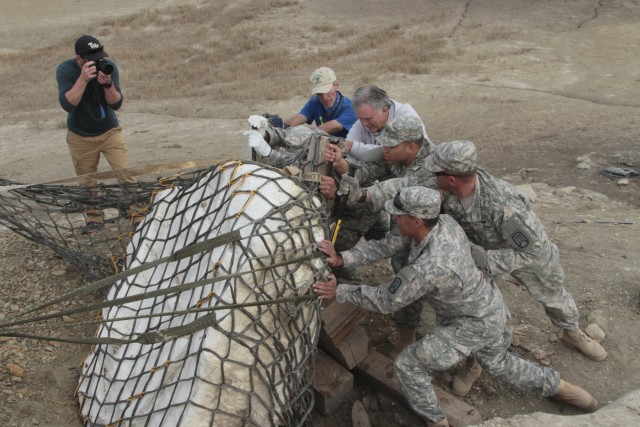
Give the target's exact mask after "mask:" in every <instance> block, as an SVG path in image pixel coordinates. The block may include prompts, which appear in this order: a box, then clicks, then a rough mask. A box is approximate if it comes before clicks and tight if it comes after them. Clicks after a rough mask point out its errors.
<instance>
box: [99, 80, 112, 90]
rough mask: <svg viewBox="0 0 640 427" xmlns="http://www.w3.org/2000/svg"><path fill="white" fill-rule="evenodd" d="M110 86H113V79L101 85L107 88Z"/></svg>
mask: <svg viewBox="0 0 640 427" xmlns="http://www.w3.org/2000/svg"><path fill="white" fill-rule="evenodd" d="M111 86H113V80H111V81H110V82H109V83H104V84H103V85H102V87H104V88H106V89H109V88H110V87H111Z"/></svg>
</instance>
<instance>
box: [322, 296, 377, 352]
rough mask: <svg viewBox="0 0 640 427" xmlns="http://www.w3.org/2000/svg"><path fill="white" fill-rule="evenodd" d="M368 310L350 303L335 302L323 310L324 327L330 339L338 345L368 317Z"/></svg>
mask: <svg viewBox="0 0 640 427" xmlns="http://www.w3.org/2000/svg"><path fill="white" fill-rule="evenodd" d="M366 314H367V312H366V310H364V309H362V308H360V307H358V306H355V305H353V304H350V303H342V304H339V303H337V302H335V301H333V302H332V303H331V304H329V305H328V306H327V307H325V308H323V309H322V325H323V329H324V330H325V332H326V334H327V336H328V338H330V339H331V340H332V341H333V344H334V345H337V344H339V343H340V341H342V340H343V339H344V338H345V337H346V336H347V335H349V333H350V332H351V331H352V330H353V328H354V327H355V326H356V325H357V324H358V323H360V320H362V318H363V317H364V316H366Z"/></svg>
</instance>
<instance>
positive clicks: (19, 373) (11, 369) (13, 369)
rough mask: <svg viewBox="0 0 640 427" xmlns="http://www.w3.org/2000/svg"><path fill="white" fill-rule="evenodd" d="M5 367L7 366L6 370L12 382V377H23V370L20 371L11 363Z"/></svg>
mask: <svg viewBox="0 0 640 427" xmlns="http://www.w3.org/2000/svg"><path fill="white" fill-rule="evenodd" d="M6 366H7V370H8V371H9V373H10V374H11V377H12V380H13V377H20V378H22V377H24V369H22V368H21V367H20V366H18V365H16V364H15V363H12V362H9V363H7V365H6Z"/></svg>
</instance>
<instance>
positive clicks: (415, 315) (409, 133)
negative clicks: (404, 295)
mask: <svg viewBox="0 0 640 427" xmlns="http://www.w3.org/2000/svg"><path fill="white" fill-rule="evenodd" d="M384 130H385V131H384V132H383V133H381V134H380V135H379V136H378V137H377V138H376V142H377V144H378V145H379V146H380V147H381V149H382V153H381V154H382V158H383V159H384V161H383V162H377V161H374V162H363V166H362V174H361V177H362V179H364V180H368V181H375V180H376V179H378V178H379V177H384V176H391V177H403V176H407V175H409V176H410V175H418V176H424V175H425V174H427V173H426V172H425V170H424V165H425V162H426V159H427V157H428V156H429V155H430V154H431V153H432V152H433V150H434V148H435V147H434V145H433V144H432V143H431V141H429V139H428V138H427V136H426V134H425V132H424V125H423V124H422V121H420V119H419V118H417V117H413V116H403V117H398V118H395V119H393V120H390V121H388V122H387V123H386V124H385V126H384ZM327 150H328V148H327V147H325V153H326V152H327ZM325 158H326V156H325ZM335 158H336V160H334V162H333V168H334V171H335V172H336V173H340V174H344V173H346V171H347V170H348V162H347V160H346V159H343V158H341V156H340V154H339V153H338V154H337V155H336V156H335ZM428 175H429V176H433V175H431V174H428ZM323 190H324V188H323V187H322V186H321V187H320V192H321V193H322V194H323V195H324V196H325V197H327V198H328V199H331V198H332V194H331V193H330V192H326V191H323ZM391 228H392V231H394V232H395V231H397V230H395V225H394V224H392V225H391ZM407 255H408V254H406V253H398V254H396V255H394V256H393V257H392V259H391V265H392V267H393V271H394V272H396V273H397V272H398V271H400V269H401V268H402V267H404V266H405V265H406V258H407ZM422 306H423V304H422V302H421V301H420V300H417V301H415V302H414V303H413V304H411V305H409V306H407V307H406V308H404V309H402V310H399V311H397V312H395V313H394V314H393V320H394V323H395V326H396V329H397V330H398V332H399V338H398V341H397V343H396V345H395V346H394V348H393V349H392V350H391V353H389V357H391V358H393V357H395V356H396V355H398V353H400V351H402V349H404V348H405V347H406V346H407V345H409V344H411V343H412V342H414V341H415V331H416V328H417V327H418V326H419V324H420V315H421V313H422Z"/></svg>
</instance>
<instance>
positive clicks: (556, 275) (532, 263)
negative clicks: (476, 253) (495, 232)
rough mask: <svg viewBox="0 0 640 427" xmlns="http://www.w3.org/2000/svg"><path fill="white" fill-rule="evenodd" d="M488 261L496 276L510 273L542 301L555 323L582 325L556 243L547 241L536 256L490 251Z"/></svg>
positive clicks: (563, 325) (571, 325) (566, 327)
mask: <svg viewBox="0 0 640 427" xmlns="http://www.w3.org/2000/svg"><path fill="white" fill-rule="evenodd" d="M487 264H488V267H489V273H490V274H491V275H492V276H493V277H498V276H500V275H501V274H509V275H511V276H512V277H514V278H515V279H516V280H518V281H519V282H520V283H522V285H524V287H525V288H526V289H527V291H528V292H529V295H531V296H532V297H533V298H534V299H535V300H536V301H538V302H539V303H540V304H542V306H543V307H544V311H545V312H546V313H547V316H549V319H551V322H553V324H554V325H556V326H559V327H561V328H563V329H571V330H574V329H577V328H578V321H579V320H580V314H579V313H578V307H577V306H576V303H575V301H574V300H573V297H572V296H571V294H570V293H568V292H567V291H566V290H565V289H564V286H563V282H564V273H563V271H562V266H561V265H560V253H559V251H558V247H557V246H556V245H555V244H553V243H551V242H547V243H546V244H545V245H544V249H543V250H542V251H541V252H540V253H538V254H536V255H531V254H528V253H525V252H520V251H514V250H501V249H495V250H488V251H487Z"/></svg>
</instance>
